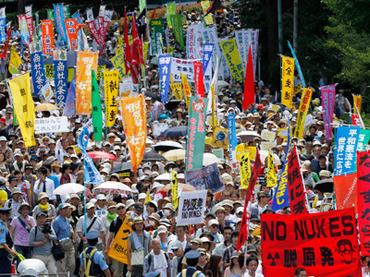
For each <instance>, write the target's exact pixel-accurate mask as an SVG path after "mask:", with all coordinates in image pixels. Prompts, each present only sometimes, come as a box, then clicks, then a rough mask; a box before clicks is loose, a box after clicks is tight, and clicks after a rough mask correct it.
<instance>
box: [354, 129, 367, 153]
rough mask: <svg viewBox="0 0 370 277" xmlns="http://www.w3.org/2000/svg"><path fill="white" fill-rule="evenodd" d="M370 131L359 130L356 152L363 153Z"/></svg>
mask: <svg viewBox="0 0 370 277" xmlns="http://www.w3.org/2000/svg"><path fill="white" fill-rule="evenodd" d="M369 140H370V130H367V129H361V130H360V135H359V136H358V143H357V151H365V150H366V146H367V145H368V144H369Z"/></svg>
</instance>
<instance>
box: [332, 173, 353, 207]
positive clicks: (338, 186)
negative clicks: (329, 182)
mask: <svg viewBox="0 0 370 277" xmlns="http://www.w3.org/2000/svg"><path fill="white" fill-rule="evenodd" d="M357 181H358V179H357V172H356V173H352V174H347V175H338V176H334V177H333V182H334V191H335V205H336V207H337V210H343V209H348V208H352V206H353V205H354V206H355V212H356V213H357V211H358V209H357Z"/></svg>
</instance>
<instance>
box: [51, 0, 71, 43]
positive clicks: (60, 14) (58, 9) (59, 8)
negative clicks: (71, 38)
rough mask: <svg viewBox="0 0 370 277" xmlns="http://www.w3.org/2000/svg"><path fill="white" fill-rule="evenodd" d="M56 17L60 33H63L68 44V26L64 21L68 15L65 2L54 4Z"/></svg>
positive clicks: (62, 35) (63, 37)
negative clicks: (66, 14)
mask: <svg viewBox="0 0 370 277" xmlns="http://www.w3.org/2000/svg"><path fill="white" fill-rule="evenodd" d="M54 19H55V23H56V25H57V30H58V33H59V34H60V35H61V37H62V39H63V41H64V42H65V43H67V44H68V36H67V27H66V23H65V21H64V19H66V17H65V13H64V5H63V4H58V5H54Z"/></svg>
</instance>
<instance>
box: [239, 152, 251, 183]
mask: <svg viewBox="0 0 370 277" xmlns="http://www.w3.org/2000/svg"><path fill="white" fill-rule="evenodd" d="M251 174H252V167H251V163H250V159H249V155H243V157H242V160H241V162H240V188H241V189H247V188H248V186H249V180H250V178H251Z"/></svg>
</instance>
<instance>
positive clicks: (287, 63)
mask: <svg viewBox="0 0 370 277" xmlns="http://www.w3.org/2000/svg"><path fill="white" fill-rule="evenodd" d="M281 64H282V67H281V103H282V104H283V105H285V106H286V107H288V108H289V109H291V108H293V92H294V59H293V58H289V57H285V56H282V57H281Z"/></svg>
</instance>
